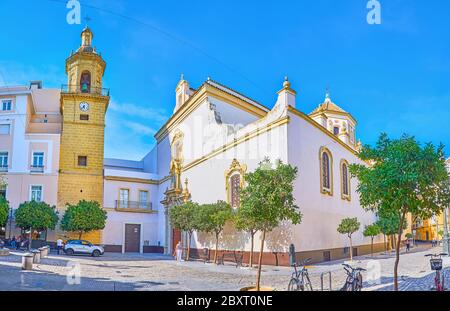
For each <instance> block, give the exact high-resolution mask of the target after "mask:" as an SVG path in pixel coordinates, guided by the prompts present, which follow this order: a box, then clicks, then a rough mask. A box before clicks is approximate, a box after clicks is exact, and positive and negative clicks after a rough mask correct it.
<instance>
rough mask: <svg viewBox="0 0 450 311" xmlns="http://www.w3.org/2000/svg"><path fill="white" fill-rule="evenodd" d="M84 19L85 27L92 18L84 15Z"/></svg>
mask: <svg viewBox="0 0 450 311" xmlns="http://www.w3.org/2000/svg"><path fill="white" fill-rule="evenodd" d="M84 20H85V21H86V27H87V26H88V24H89V22H90V21H91V20H92V18H90V17H89V16H88V15H86V17H85V18H84Z"/></svg>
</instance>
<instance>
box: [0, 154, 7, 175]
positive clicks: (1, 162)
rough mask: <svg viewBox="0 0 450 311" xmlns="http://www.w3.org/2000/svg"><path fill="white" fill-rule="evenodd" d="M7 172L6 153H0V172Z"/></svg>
mask: <svg viewBox="0 0 450 311" xmlns="http://www.w3.org/2000/svg"><path fill="white" fill-rule="evenodd" d="M5 171H8V152H0V172H5Z"/></svg>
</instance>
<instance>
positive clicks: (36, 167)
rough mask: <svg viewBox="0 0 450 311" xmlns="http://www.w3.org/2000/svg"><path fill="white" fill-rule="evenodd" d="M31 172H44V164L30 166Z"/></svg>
mask: <svg viewBox="0 0 450 311" xmlns="http://www.w3.org/2000/svg"><path fill="white" fill-rule="evenodd" d="M30 172H31V173H44V166H43V165H32V166H30Z"/></svg>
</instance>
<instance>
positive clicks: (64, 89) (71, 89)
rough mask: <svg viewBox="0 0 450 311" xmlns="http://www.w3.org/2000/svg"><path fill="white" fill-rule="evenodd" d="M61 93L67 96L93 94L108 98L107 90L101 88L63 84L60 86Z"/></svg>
mask: <svg viewBox="0 0 450 311" xmlns="http://www.w3.org/2000/svg"><path fill="white" fill-rule="evenodd" d="M61 93H67V94H79V93H85V94H93V95H100V96H109V89H105V88H101V87H92V86H91V87H83V86H81V85H67V84H63V85H62V86H61Z"/></svg>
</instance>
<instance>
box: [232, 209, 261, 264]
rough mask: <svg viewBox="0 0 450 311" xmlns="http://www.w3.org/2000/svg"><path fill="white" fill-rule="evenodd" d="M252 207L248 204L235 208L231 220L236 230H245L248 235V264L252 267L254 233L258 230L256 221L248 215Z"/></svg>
mask: <svg viewBox="0 0 450 311" xmlns="http://www.w3.org/2000/svg"><path fill="white" fill-rule="evenodd" d="M251 213H252V209H251V208H249V205H245V206H241V207H239V209H238V210H237V212H236V214H235V216H234V218H233V220H234V226H235V227H236V229H237V230H240V231H244V232H247V233H248V234H249V235H250V258H249V263H248V264H249V266H250V267H253V249H254V245H255V234H256V232H258V223H257V222H255V220H254V218H252V217H250V215H251Z"/></svg>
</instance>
